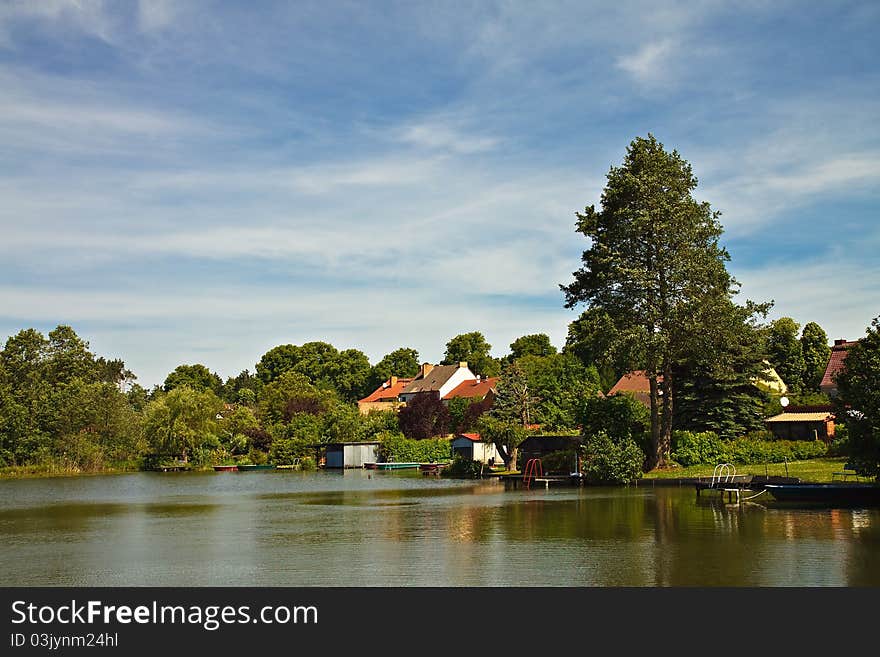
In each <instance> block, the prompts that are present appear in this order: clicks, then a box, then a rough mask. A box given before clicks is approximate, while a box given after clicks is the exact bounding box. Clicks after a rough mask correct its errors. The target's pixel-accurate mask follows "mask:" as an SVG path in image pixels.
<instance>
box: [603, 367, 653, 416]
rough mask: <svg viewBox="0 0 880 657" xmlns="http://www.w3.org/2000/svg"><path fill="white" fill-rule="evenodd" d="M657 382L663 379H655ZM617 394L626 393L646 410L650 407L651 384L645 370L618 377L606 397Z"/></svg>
mask: <svg viewBox="0 0 880 657" xmlns="http://www.w3.org/2000/svg"><path fill="white" fill-rule="evenodd" d="M657 380H658V381H662V380H663V377H662V376H660V377H657ZM618 393H626V394H628V395H630V396H632V397H635V399H636V400H637V401H640V402H642V404H644V405H645V406H647V407H648V408H650V407H651V383H650V381H648V374H647V372H645V370H635V371H633V372H627V373H626V374H624V375H623V376H622V377H620V379H618V381H617V383H615V384H614V385H613V386H612V388H611V390H609V391H608V396H609V397H610V396H611V395H616V394H618Z"/></svg>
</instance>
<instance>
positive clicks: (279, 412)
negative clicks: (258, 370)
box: [258, 371, 337, 426]
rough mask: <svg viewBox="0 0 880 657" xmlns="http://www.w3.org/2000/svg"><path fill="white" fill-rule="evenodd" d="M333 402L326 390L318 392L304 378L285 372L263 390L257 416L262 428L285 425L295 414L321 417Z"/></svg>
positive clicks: (297, 374) (298, 374)
mask: <svg viewBox="0 0 880 657" xmlns="http://www.w3.org/2000/svg"><path fill="white" fill-rule="evenodd" d="M335 403H337V402H336V400H335V395H334V393H333V392H332V391H329V390H319V389H318V388H317V387H316V386H315V385H314V384H312V382H311V381H310V380H309V378H308V377H307V376H305V375H304V374H300V373H299V372H294V371H288V372H285V373H284V374H282V375H281V376H280V377H279V378H278V379H276V380H275V381H273V382H272V383H270V384H269V385H267V386H266V387H265V388H264V389H263V396H262V398H261V399H260V403H259V411H258V416H259V418H260V419H261V420H262V422H263V424H264V425H265V426H270V425H272V424H276V423H279V422H281V423H286V422H289V421H290V418H291V417H292V416H293V415H295V414H296V413H308V414H311V415H323V414H324V413H326V412H327V411H328V410H329V409H330V407H331V406H333V405H334V404H335Z"/></svg>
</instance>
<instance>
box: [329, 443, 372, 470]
mask: <svg viewBox="0 0 880 657" xmlns="http://www.w3.org/2000/svg"><path fill="white" fill-rule="evenodd" d="M379 444H380V443H378V442H369V443H367V442H363V443H330V444H328V445H327V456H326V461H325V463H324V467H325V468H362V467H364V463H375V462H377V461H378V460H379Z"/></svg>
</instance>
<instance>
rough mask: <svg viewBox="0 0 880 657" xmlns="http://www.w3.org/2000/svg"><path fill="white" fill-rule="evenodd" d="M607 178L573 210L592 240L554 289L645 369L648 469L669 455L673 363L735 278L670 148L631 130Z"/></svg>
mask: <svg viewBox="0 0 880 657" xmlns="http://www.w3.org/2000/svg"><path fill="white" fill-rule="evenodd" d="M607 180H608V182H607V184H606V186H605V189H604V190H603V192H602V199H601V204H602V209H601V210H596V208H595V206H589V207H587V208H586V209H585V210H584V212H583V213H582V214H581V213H578V214H577V217H578V221H577V231H578V232H579V233H581V234H583V235H584V237H586V238H588V239H589V240H590V241H591V244H590V247H589V248H588V249H587V250H586V251H584V252H583V255H582V262H583V266H582V267H581V268H580V269H579V270H578V271H576V272H574V281H573V282H572V283H570V284H569V285H563V286H561V288H562V290H563V292H564V293H565V305H566V307H569V308H571V307H574V306H576V305H577V304H579V303H586V304H587V305H588V306H589V307H590V308H595V309H597V312H604V313H605V314H607V316H608V317H609V318H610V319H611V322H612V323H613V325H614V332H613V335H614V347H615V349H614V351H615V352H616V353H617V354H618V355H619V357H620V358H621V359H623V360H626V361H628V362H633V363H638V364H639V365H641V367H640V369H644V370H645V372H646V373H647V376H648V380H649V382H650V399H651V449H650V453H649V455H648V462H647V465H648V466H649V467H654V466H656V465H658V464H661V463H664V462H665V461H666V459H667V458H668V454H669V446H670V439H671V435H672V423H673V411H674V383H675V374H674V367H675V364H676V363H677V362H678V361H679V360H681V359H682V358H683V357H684V356H685V355H686V354H687V353H688V352H689V350H690V349H691V348H692V346H693V344H692V343H693V342H694V341H695V340H698V339H700V337H701V335H702V334H704V333H705V332H707V331H710V330H711V328H710V327H707V326H705V322H704V321H703V316H704V313H705V309H706V308H707V307H710V306H711V305H713V304H717V303H720V302H723V301H724V300H726V299H728V298H729V297H730V296H731V295H732V293H733V287H734V285H735V281H734V280H733V278H732V277H731V276H730V274H729V273H728V272H727V269H726V266H725V262H726V261H727V260H729V259H730V257H729V255H728V253H727V251H726V250H725V249H723V248H722V247H721V246H720V245H719V239H720V237H721V234H722V232H723V231H722V228H721V224H720V222H719V221H718V217H719V216H720V215H719V213H718V212H716V211H713V210H712V209H711V207H710V205H709V204H708V203H706V202H698V201H696V200H695V199H694V198H693V196H692V192H693V190H694V189H696V186H697V179H696V177H695V176H694V174H693V172H692V170H691V166H690V164H689V163H688V162H687V161H685V160H684V159H683V158H682V157H681V156H680V155H679V154H678V152H677V151H672V152H671V153H669V152H667V151H666V150H664V148H663V145H662V144H661V143H660V142H658V141H657V140H656V139H655V138H654V136H653V135H648V138H647V139H645V138H641V137H638V138H636V139H635V140H633V142H632V143H631V144H630V145H629V147H628V148H627V153H626V157H625V158H624V162H623V164H622V166H619V167H612V168H611V170H610V171H609V173H608V176H607Z"/></svg>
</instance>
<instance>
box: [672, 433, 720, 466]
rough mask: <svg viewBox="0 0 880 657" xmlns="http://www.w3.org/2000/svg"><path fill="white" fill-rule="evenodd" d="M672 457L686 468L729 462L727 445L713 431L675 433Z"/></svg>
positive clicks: (673, 435)
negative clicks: (702, 464)
mask: <svg viewBox="0 0 880 657" xmlns="http://www.w3.org/2000/svg"><path fill="white" fill-rule="evenodd" d="M670 457H671V458H672V460H673V461H675V462H676V463H678V464H680V465H684V466H688V465H699V464H701V463H709V464H715V463H722V462H724V461H726V460H727V456H726V450H725V445H724V443H723V442H722V440H721V439H720V438H719V437H718V434H716V433H715V432H713V431H702V432H695V431H673V432H672V451H671V453H670Z"/></svg>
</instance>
